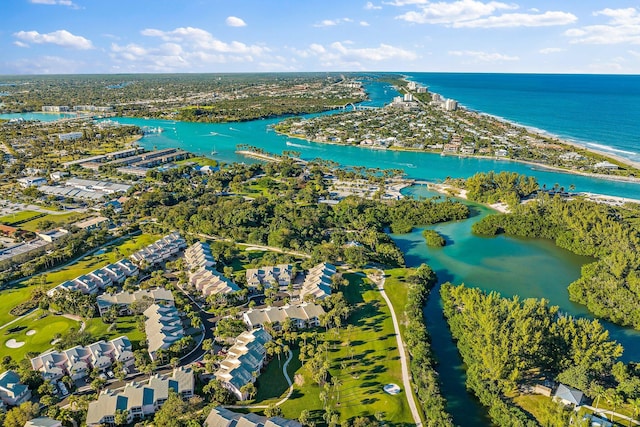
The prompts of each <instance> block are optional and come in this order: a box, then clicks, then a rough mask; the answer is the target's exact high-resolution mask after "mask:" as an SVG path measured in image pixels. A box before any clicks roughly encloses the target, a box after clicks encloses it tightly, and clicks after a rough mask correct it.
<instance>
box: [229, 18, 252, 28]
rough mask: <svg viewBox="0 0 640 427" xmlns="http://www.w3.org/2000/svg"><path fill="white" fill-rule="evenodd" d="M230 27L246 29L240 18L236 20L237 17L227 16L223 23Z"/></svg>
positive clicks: (245, 24)
mask: <svg viewBox="0 0 640 427" xmlns="http://www.w3.org/2000/svg"><path fill="white" fill-rule="evenodd" d="M224 22H226V23H227V25H228V26H230V27H246V26H247V23H246V22H244V20H243V19H242V18H238V17H237V16H229V17H228V18H227V19H225V21H224Z"/></svg>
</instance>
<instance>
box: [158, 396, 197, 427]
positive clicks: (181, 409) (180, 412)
mask: <svg viewBox="0 0 640 427" xmlns="http://www.w3.org/2000/svg"><path fill="white" fill-rule="evenodd" d="M188 412H189V407H188V405H187V403H186V402H185V401H183V400H182V398H181V397H180V396H179V395H178V394H177V393H176V392H175V391H173V390H171V391H170V392H169V398H168V399H167V401H166V402H165V403H164V404H163V405H162V408H160V410H158V412H156V415H155V417H154V424H155V425H157V426H162V427H183V426H184V424H183V422H182V419H183V417H184V416H185V415H186V414H187V413H188Z"/></svg>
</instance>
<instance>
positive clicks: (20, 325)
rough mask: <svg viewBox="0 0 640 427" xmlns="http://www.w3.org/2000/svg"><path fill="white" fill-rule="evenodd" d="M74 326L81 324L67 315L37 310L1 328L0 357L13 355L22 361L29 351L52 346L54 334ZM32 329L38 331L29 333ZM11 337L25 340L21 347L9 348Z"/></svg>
mask: <svg viewBox="0 0 640 427" xmlns="http://www.w3.org/2000/svg"><path fill="white" fill-rule="evenodd" d="M43 316H44V317H43ZM72 327H73V328H76V329H78V328H79V327H80V324H79V323H78V322H76V321H75V320H71V319H67V318H66V317H62V316H56V315H53V314H50V313H48V312H44V311H42V310H36V311H34V312H33V313H31V314H29V315H28V316H27V317H25V318H24V319H21V320H20V321H18V322H16V323H13V324H11V325H9V326H7V327H5V328H4V329H2V330H0V335H1V337H2V338H1V341H2V345H0V357H4V356H11V357H13V360H15V361H20V360H22V359H23V358H24V356H25V354H27V353H28V352H35V353H42V352H43V351H45V350H48V349H50V348H52V346H51V341H52V340H53V339H54V335H56V334H64V333H65V332H67V331H68V330H69V329H70V328H72ZM12 330H15V332H11V331H12ZM30 330H33V331H36V333H35V334H33V335H27V332H28V331H30ZM11 339H15V340H16V341H17V342H24V345H23V346H22V347H19V348H9V347H7V341H9V340H11Z"/></svg>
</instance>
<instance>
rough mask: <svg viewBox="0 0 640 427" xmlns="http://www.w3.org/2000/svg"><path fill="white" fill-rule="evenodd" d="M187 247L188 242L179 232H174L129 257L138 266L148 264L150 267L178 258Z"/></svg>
mask: <svg viewBox="0 0 640 427" xmlns="http://www.w3.org/2000/svg"><path fill="white" fill-rule="evenodd" d="M186 247H187V242H186V241H185V240H184V238H183V237H182V236H181V235H180V233H178V232H173V233H171V234H168V235H166V236H164V237H163V238H162V239H160V240H158V241H156V242H154V243H152V244H150V245H149V246H147V247H145V248H142V249H140V250H139V251H138V252H136V253H134V254H133V255H131V256H130V257H129V259H130V260H131V261H133V262H134V263H135V264H137V265H141V264H142V263H147V264H148V265H154V264H161V263H163V262H166V261H168V260H169V259H171V258H172V257H174V256H176V255H177V254H178V253H179V252H180V251H182V250H183V249H185V248H186Z"/></svg>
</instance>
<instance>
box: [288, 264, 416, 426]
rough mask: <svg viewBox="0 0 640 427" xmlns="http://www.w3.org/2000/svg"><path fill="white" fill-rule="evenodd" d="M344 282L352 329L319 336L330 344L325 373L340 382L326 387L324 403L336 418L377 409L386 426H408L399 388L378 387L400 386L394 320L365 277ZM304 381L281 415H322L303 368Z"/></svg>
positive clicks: (315, 387) (350, 277)
mask: <svg viewBox="0 0 640 427" xmlns="http://www.w3.org/2000/svg"><path fill="white" fill-rule="evenodd" d="M345 278H347V279H348V280H349V285H348V286H346V287H345V288H344V289H343V292H344V294H345V297H346V299H347V300H348V301H349V303H350V304H352V305H353V306H355V310H354V312H353V313H352V315H351V316H350V318H349V323H350V324H352V325H353V330H352V331H351V332H349V331H348V329H347V327H345V326H343V328H342V329H341V331H340V333H339V335H338V336H336V335H334V334H330V333H322V334H321V337H322V339H324V340H326V341H328V342H329V343H330V347H329V350H328V354H327V357H328V360H329V362H330V374H331V376H332V377H337V378H339V380H340V382H341V383H342V385H340V386H339V387H338V388H337V390H336V389H335V388H334V387H332V388H331V396H330V399H329V403H328V404H329V405H330V406H331V407H333V408H334V409H335V410H337V411H338V412H340V414H341V419H342V420H346V419H349V418H353V417H358V416H369V417H372V416H374V415H375V414H376V413H382V414H383V419H384V420H385V422H386V425H394V426H405V425H407V426H408V425H413V418H412V417H411V412H410V410H409V406H408V404H407V401H406V399H405V395H404V393H400V394H398V395H396V396H391V395H388V394H386V393H384V391H383V390H382V387H383V386H384V385H386V384H389V383H395V384H398V385H402V376H401V370H400V357H399V354H398V349H397V346H396V341H395V335H394V331H393V323H392V321H391V316H390V313H389V310H388V308H387V306H386V304H385V303H384V301H383V300H382V298H381V296H380V294H379V292H378V290H377V289H374V288H373V287H372V286H371V284H370V283H369V281H368V280H367V279H364V278H363V277H361V276H358V275H355V274H346V275H345ZM297 374H300V375H302V377H303V378H304V384H303V385H302V386H298V385H296V387H295V388H294V393H293V396H292V398H291V399H290V400H288V401H287V402H285V403H284V404H283V405H282V406H281V408H282V410H283V412H284V415H285V416H286V417H289V418H297V417H298V416H299V414H300V412H301V411H302V410H303V409H308V410H309V411H310V412H311V415H312V416H314V417H315V419H316V421H320V420H321V419H322V413H323V408H322V402H321V401H320V399H319V393H320V391H321V389H320V387H319V386H318V385H317V384H315V383H313V381H312V380H311V373H310V372H308V371H307V369H306V368H305V367H303V368H301V369H299V370H298V371H297Z"/></svg>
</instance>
